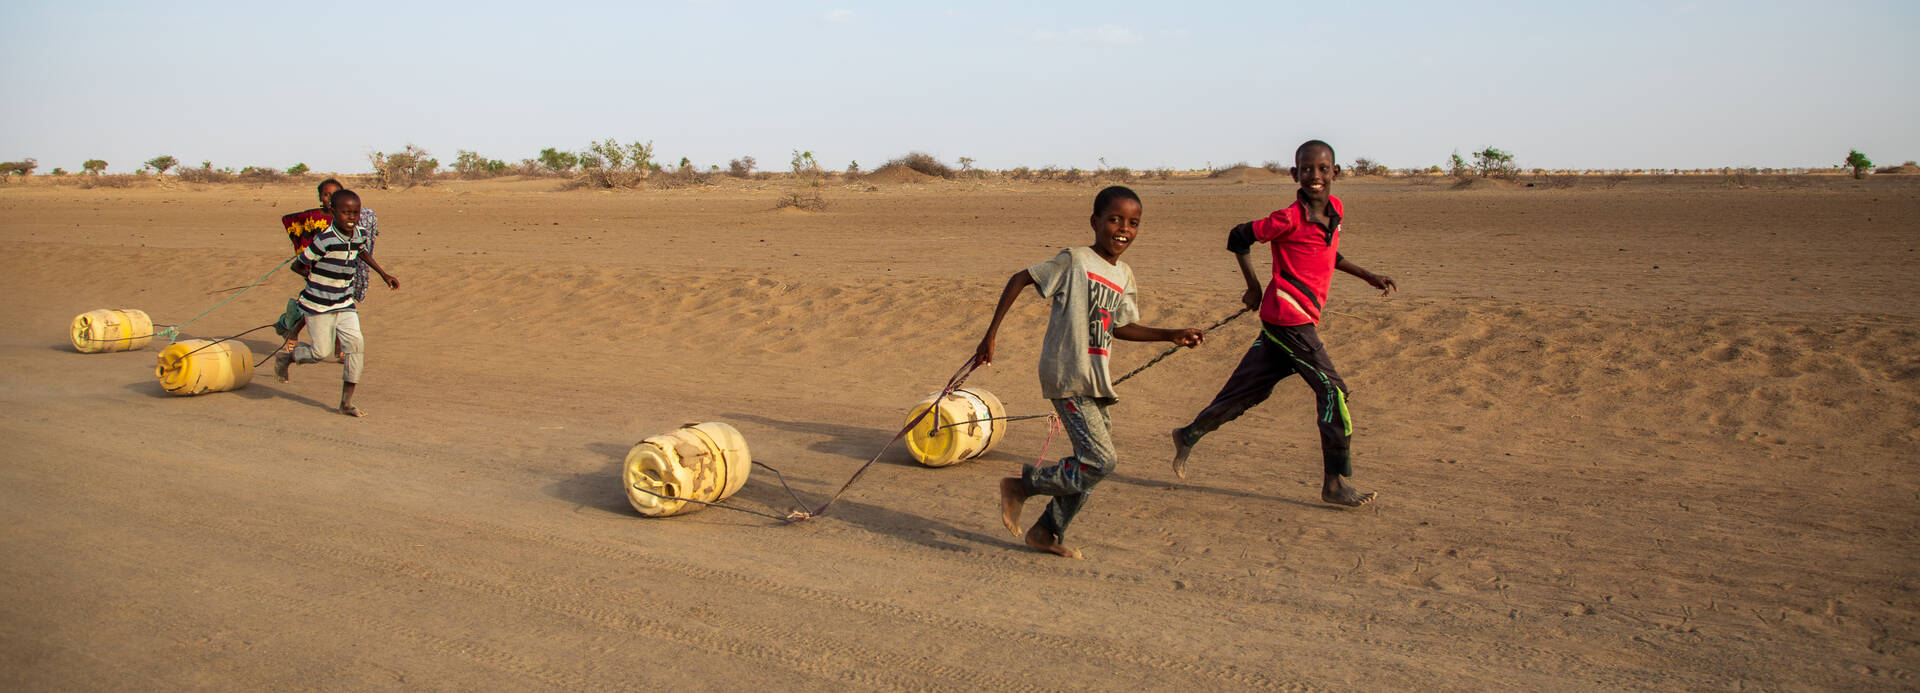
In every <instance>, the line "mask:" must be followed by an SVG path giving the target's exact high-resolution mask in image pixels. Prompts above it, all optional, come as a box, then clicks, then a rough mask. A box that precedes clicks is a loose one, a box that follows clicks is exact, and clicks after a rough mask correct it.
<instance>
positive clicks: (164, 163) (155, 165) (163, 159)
mask: <svg viewBox="0 0 1920 693" xmlns="http://www.w3.org/2000/svg"><path fill="white" fill-rule="evenodd" d="M179 165H180V160H179V159H175V158H173V157H171V156H167V155H164V154H163V155H160V156H156V157H153V158H151V159H148V160H147V166H148V167H150V168H152V169H153V170H154V171H155V172H157V173H159V174H161V175H166V173H167V169H170V168H173V167H175V166H179Z"/></svg>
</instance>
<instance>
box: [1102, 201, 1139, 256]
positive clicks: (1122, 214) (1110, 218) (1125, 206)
mask: <svg viewBox="0 0 1920 693" xmlns="http://www.w3.org/2000/svg"><path fill="white" fill-rule="evenodd" d="M1090 220H1091V221H1092V222H1093V252H1095V253H1097V254H1099V255H1100V257H1101V258H1103V259H1105V260H1106V261H1107V262H1115V261H1117V260H1119V259H1120V254H1121V253H1124V252H1127V248H1128V247H1130V246H1132V245H1133V241H1134V239H1137V238H1139V237H1140V201H1139V200H1135V199H1133V198H1130V197H1119V198H1116V199H1114V200H1113V201H1112V202H1108V203H1107V205H1106V208H1105V209H1102V210H1100V213H1098V214H1095V215H1093V216H1092V217H1090Z"/></svg>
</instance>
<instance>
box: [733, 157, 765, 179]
mask: <svg viewBox="0 0 1920 693" xmlns="http://www.w3.org/2000/svg"><path fill="white" fill-rule="evenodd" d="M758 165H759V162H756V161H754V160H753V157H750V156H743V157H740V158H738V159H734V160H732V161H729V162H727V175H729V176H733V177H735V178H745V177H747V176H751V175H753V167H755V166H758Z"/></svg>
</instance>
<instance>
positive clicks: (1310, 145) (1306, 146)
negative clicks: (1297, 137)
mask: <svg viewBox="0 0 1920 693" xmlns="http://www.w3.org/2000/svg"><path fill="white" fill-rule="evenodd" d="M1315 149H1325V150H1327V156H1331V157H1333V161H1334V163H1339V162H1340V156H1339V155H1338V154H1334V153H1333V145H1331V144H1327V143H1326V142H1323V141H1321V140H1307V141H1306V142H1303V143H1301V145H1300V148H1299V149H1295V150H1293V162H1294V163H1296V164H1297V163H1300V157H1302V156H1306V154H1307V152H1310V151H1313V150H1315Z"/></svg>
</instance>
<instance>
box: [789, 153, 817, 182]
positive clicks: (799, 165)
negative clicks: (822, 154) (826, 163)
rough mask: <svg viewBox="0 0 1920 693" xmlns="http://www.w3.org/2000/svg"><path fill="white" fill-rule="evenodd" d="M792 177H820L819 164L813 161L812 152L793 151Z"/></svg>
mask: <svg viewBox="0 0 1920 693" xmlns="http://www.w3.org/2000/svg"><path fill="white" fill-rule="evenodd" d="M793 175H796V176H799V177H801V178H811V177H813V176H817V175H820V162H818V161H814V159H813V152H803V151H800V150H798V149H795V150H793Z"/></svg>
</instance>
